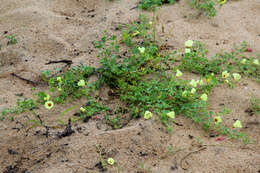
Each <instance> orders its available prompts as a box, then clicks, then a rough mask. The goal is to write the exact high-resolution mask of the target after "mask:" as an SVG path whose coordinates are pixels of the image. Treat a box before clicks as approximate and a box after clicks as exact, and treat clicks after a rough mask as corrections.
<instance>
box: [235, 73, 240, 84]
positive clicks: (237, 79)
mask: <svg viewBox="0 0 260 173" xmlns="http://www.w3.org/2000/svg"><path fill="white" fill-rule="evenodd" d="M233 77H234V79H235V81H236V82H238V81H239V80H240V79H241V75H240V74H238V73H233Z"/></svg>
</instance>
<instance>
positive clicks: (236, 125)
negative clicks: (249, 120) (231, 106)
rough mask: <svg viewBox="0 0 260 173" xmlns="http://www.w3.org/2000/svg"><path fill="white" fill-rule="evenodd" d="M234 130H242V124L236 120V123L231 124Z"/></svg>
mask: <svg viewBox="0 0 260 173" xmlns="http://www.w3.org/2000/svg"><path fill="white" fill-rule="evenodd" d="M233 127H234V128H242V124H241V122H240V121H239V120H236V122H235V123H234V124H233Z"/></svg>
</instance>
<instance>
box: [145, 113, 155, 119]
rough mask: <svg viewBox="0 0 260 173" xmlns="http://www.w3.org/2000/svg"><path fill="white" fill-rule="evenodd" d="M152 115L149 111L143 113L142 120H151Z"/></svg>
mask: <svg viewBox="0 0 260 173" xmlns="http://www.w3.org/2000/svg"><path fill="white" fill-rule="evenodd" d="M152 116H153V114H152V113H151V112H150V111H145V113H144V119H146V120H148V119H150V118H152Z"/></svg>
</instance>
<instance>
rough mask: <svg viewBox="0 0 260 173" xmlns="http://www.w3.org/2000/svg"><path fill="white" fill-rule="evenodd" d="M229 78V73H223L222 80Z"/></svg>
mask: <svg viewBox="0 0 260 173" xmlns="http://www.w3.org/2000/svg"><path fill="white" fill-rule="evenodd" d="M228 77H229V73H228V72H227V71H223V72H222V78H225V79H226V78H228Z"/></svg>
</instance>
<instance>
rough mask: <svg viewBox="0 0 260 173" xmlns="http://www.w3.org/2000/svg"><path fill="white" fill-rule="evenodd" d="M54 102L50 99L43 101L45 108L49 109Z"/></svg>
mask: <svg viewBox="0 0 260 173" xmlns="http://www.w3.org/2000/svg"><path fill="white" fill-rule="evenodd" d="M53 105H54V103H53V102H52V101H47V102H45V104H44V106H45V108H46V109H48V110H50V109H51V108H53Z"/></svg>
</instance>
